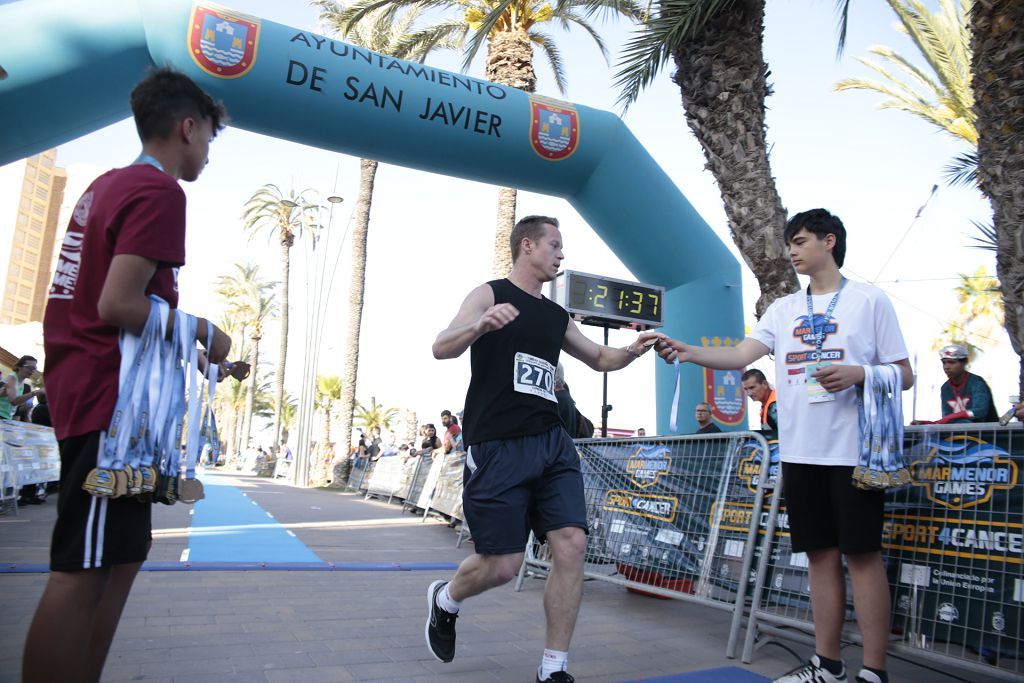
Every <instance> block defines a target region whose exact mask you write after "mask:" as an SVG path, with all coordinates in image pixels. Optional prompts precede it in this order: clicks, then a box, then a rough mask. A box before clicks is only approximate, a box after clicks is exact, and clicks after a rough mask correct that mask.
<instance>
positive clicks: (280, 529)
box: [188, 477, 322, 563]
mask: <svg viewBox="0 0 1024 683" xmlns="http://www.w3.org/2000/svg"><path fill="white" fill-rule="evenodd" d="M203 485H204V487H205V489H206V498H205V499H203V500H201V501H199V502H197V503H196V504H195V512H194V513H193V514H192V528H191V530H190V532H189V540H188V547H189V553H188V561H189V562H274V563H278V562H322V560H321V559H320V557H319V556H318V555H317V554H316V553H314V552H313V551H312V550H310V549H309V548H307V547H306V545H305V544H304V543H303V542H302V541H300V540H299V539H298V538H296V537H295V535H294V534H292V533H291V532H289V531H288V530H287V529H285V528H284V526H282V525H281V523H280V522H278V521H277V520H275V519H274V518H273V517H271V516H270V515H269V514H268V513H267V511H266V510H264V509H263V508H261V507H260V506H259V505H257V504H256V501H254V500H252V499H251V498H249V497H248V496H246V495H245V494H244V493H242V491H241V489H239V488H237V487H235V486H231V485H230V484H227V483H225V482H223V481H220V480H218V478H216V477H205V478H204V480H203Z"/></svg>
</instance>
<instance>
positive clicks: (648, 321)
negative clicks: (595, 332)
mask: <svg viewBox="0 0 1024 683" xmlns="http://www.w3.org/2000/svg"><path fill="white" fill-rule="evenodd" d="M551 299H552V300H553V301H554V302H555V303H557V304H558V305H560V306H561V307H562V308H564V309H565V310H567V311H568V312H569V315H571V316H572V318H573V319H574V320H579V321H582V322H587V323H593V324H603V325H609V326H611V327H625V326H627V325H634V326H636V327H640V328H651V327H661V326H662V310H663V309H664V307H665V288H664V287H658V286H656V285H642V284H640V283H638V282H629V281H628V280H617V279H615V278H610V277H601V276H599V275H590V274H588V273H579V272H576V271H575V270H565V271H562V272H561V273H559V274H558V276H557V277H556V278H555V280H554V282H552V283H551Z"/></svg>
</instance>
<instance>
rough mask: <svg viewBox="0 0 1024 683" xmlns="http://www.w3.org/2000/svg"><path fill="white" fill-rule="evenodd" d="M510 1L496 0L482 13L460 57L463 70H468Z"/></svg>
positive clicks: (511, 0)
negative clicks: (496, 0)
mask: <svg viewBox="0 0 1024 683" xmlns="http://www.w3.org/2000/svg"><path fill="white" fill-rule="evenodd" d="M512 3H513V0H498V2H497V3H495V4H494V5H493V6H491V8H490V10H489V11H488V12H487V14H485V15H484V19H483V21H482V22H481V23H480V27H479V28H477V29H474V30H473V31H471V33H470V37H469V44H468V45H467V46H466V54H465V55H464V56H463V58H462V70H463V71H469V67H470V65H472V63H473V60H474V59H476V55H477V53H478V52H479V51H480V48H481V47H482V46H483V44H484V43H485V42H487V37H488V36H490V35H491V31H493V30H494V27H495V26H497V25H498V22H499V21H501V20H502V19H503V18H504V16H505V13H506V12H508V9H509V8H510V7H511V6H512Z"/></svg>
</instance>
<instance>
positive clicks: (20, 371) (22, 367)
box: [0, 356, 43, 420]
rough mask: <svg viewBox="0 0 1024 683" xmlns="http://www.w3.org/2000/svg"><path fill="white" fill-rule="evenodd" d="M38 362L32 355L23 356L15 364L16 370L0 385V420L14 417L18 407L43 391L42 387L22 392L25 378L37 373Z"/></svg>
mask: <svg viewBox="0 0 1024 683" xmlns="http://www.w3.org/2000/svg"><path fill="white" fill-rule="evenodd" d="M38 369H39V368H38V362H37V361H36V359H35V358H33V357H32V356H22V357H21V358H19V359H18V362H17V363H15V364H14V372H12V373H11V374H9V375H7V376H6V377H4V379H3V385H2V386H0V420H11V419H13V418H14V411H15V409H16V408H18V407H19V406H21V405H22V404H24V403H29V402H30V401H31V400H32V399H33V398H35V397H36V396H38V395H39V394H41V393H42V392H43V390H42V389H35V390H33V389H31V388H29V390H28V391H27V392H25V393H22V392H21V388H22V385H23V384H24V382H25V380H27V379H28V378H29V377H31V376H32V375H34V374H35V373H36V370H38Z"/></svg>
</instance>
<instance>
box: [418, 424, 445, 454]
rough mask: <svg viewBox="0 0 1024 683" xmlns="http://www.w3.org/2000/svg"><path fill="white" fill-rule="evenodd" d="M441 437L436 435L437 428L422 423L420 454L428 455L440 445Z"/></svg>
mask: <svg viewBox="0 0 1024 683" xmlns="http://www.w3.org/2000/svg"><path fill="white" fill-rule="evenodd" d="M442 445H443V444H442V443H441V439H439V438H438V436H437V428H436V427H434V425H433V424H431V423H427V424H425V425H423V441H422V442H420V454H421V455H430V453H431V452H432V451H436V450H437V449H439V448H441V447H442Z"/></svg>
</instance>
